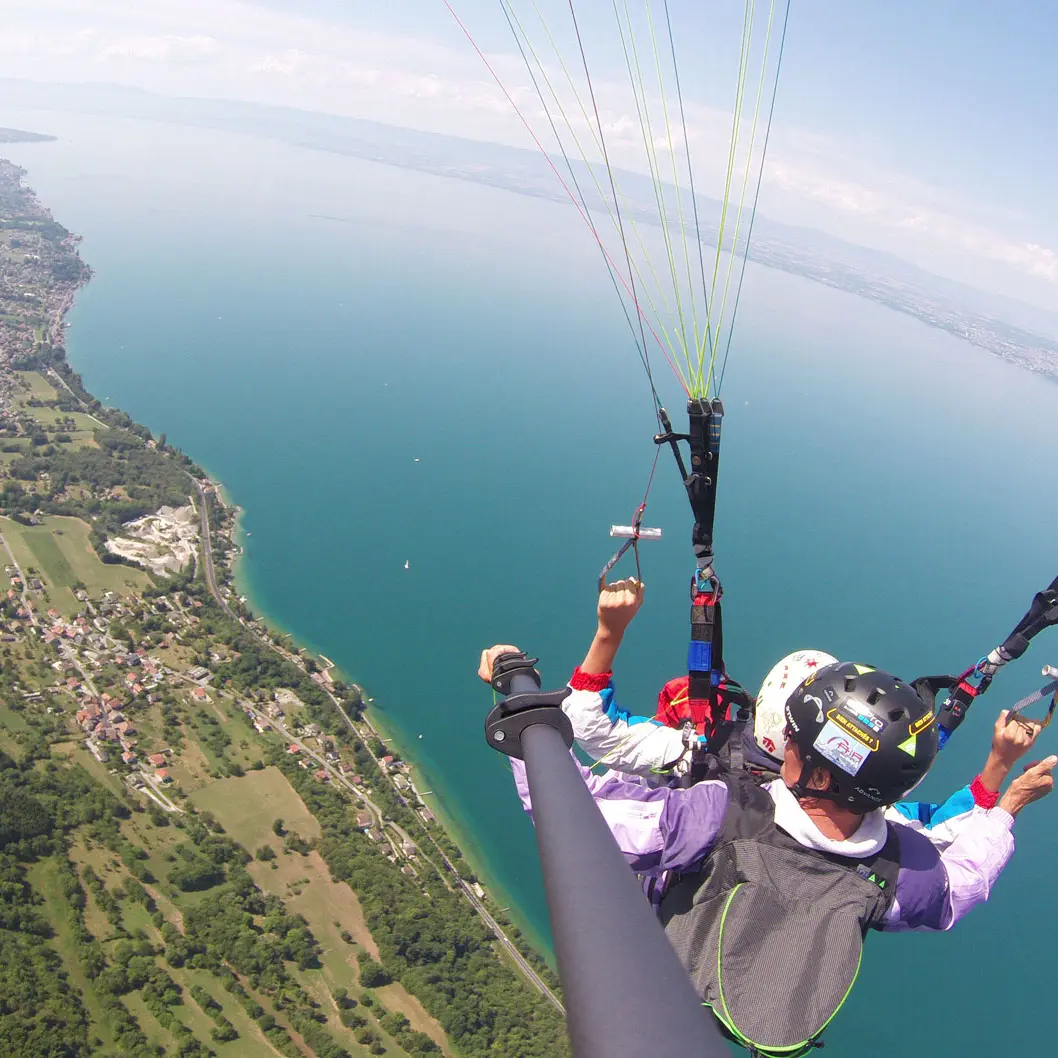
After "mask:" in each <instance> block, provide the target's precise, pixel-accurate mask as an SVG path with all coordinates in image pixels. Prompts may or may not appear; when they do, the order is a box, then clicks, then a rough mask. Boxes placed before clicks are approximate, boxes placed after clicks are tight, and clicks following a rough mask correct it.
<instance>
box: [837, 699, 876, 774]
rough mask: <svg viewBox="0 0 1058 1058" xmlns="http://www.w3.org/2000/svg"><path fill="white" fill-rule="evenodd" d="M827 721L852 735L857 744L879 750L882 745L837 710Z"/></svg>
mask: <svg viewBox="0 0 1058 1058" xmlns="http://www.w3.org/2000/svg"><path fill="white" fill-rule="evenodd" d="M827 719H828V720H830V721H831V722H832V723H835V724H837V725H838V727H840V728H841V729H842V731H845V732H847V733H848V734H850V735H852V737H853V738H854V739H856V741H857V742H862V743H863V744H864V745H865V746H866V747H867V748H868V749H877V748H878V747H879V746H880V745H881V743H880V742H879V741H878V739H876V738H875V737H874V735H869V734H868V733H867V732H866V731H862V730H861V729H860V728H858V727H857V726H856V725H855V724H854V723H853V722H852V721H851V720H850V719H849V718H848V717H847V716H844V715H843V714H842V713H839V712H838V711H837V710H836V709H831V710H830V712H829V713H827ZM857 719H859V720H862V719H863V717H857ZM854 774H855V773H854Z"/></svg>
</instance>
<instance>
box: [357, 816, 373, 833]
mask: <svg viewBox="0 0 1058 1058" xmlns="http://www.w3.org/2000/svg"><path fill="white" fill-rule="evenodd" d="M373 822H374V818H373V817H372V815H371V813H370V812H357V813H356V829H357V830H367V828H368V827H369V826H371V824H372V823H373Z"/></svg>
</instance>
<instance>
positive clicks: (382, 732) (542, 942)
mask: <svg viewBox="0 0 1058 1058" xmlns="http://www.w3.org/2000/svg"><path fill="white" fill-rule="evenodd" d="M198 465H199V466H200V467H202V469H203V471H204V472H205V473H206V474H207V476H208V475H209V470H208V468H207V467H205V466H203V464H202V463H198ZM209 481H210V482H211V483H212V484H213V485H214V486H215V487H219V488H221V489H223V490H224V494H225V496H226V498H229V499H230V495H231V494H230V492H228V490H227V489H225V488H224V486H223V485H220V484H219V483H218V482H217V481H216V480H215V479H213V478H212V477H211V476H210V477H209ZM231 506H232V507H233V508H235V510H236V521H235V532H234V541H235V543H236V544H237V546H238V547H239V553H238V555H237V556H236V558H235V562H234V564H233V566H232V568H231V569H230V571H227V572H228V576H230V583H231V587H232V588H233V590H234V592H235V594H236V598H238V599H239V600H240V601H242V600H243V599H245V601H244V602H243V603H242V605H243V606H244V607H245V608H246V609H247V610H248V611H249V612H250V614H251V615H252V618H253V620H255V621H259V622H260V623H261V624H262V625H263V626H264V627H265V628H267V629H268V630H270V631H272V632H275V633H276V634H278V635H280V636H283V637H284V638H288V639H289V640H290V643H289V649H290V650H291V651H292V652H296V651H297V650H299V649H300V650H303V651H305V652H306V653H307V654H309V655H311V656H312V657H313V658H314V659H316V658H325V660H326V661H329V662H330V665H329V667H328V671H329V672H331V673H332V674H333V676H334V678H335V679H339V680H342V681H343V682H344V683H346V684H348V685H349V686H351V687H356V688H357V689H358V690H359V691H360V693H361V694H362V696H363V702H364V709H363V713H362V716H363V722H364V723H365V724H366V725H367V727H368V728H369V730H371V731H372V732H373V733H374V734H375V735H376V736H377V737H378V738H379V739H380V740H381V741H383V742H385V743H388V744H392V746H393V748H394V749H395V750H396V751H397V752H398V753H399V754H400V756H401V758H402V759H403V760H405V761H406V762H407V764H408V766H409V768H410V769H411V771H412V775H411V781H412V783H413V786H414V788H415V791H416V793H417V794H419V795H420V800H422V802H423V804H425V805H426V807H427V808H429V810H430V812H431V813H432V814H433V816H434V818H435V819H436V820H437V822H438V823H439V824H440V826H441V827H442V828H443V829H444V830H445V831H446V832H447V833H448V835H449V837H450V838H451V839H452V841H453V843H454V844H455V845H456V847H457V848H458V849H459V851H460V852H461V853H462V855H463V859H464V860H466V862H467V864H468V865H469V866H470V868H471V870H472V871H473V872H474V874H475V876H476V877H477V878H478V880H479V882H480V883H481V884H482V886H483V887H484V888H485V891H486V897H487V899H488V901H489V903H490V904H491V905H493V906H494V907H495V909H496V911H497V912H498V911H499V909H500V908H505V909H506V910H505V911H504V912H503V913H504V914H505V915H506V916H507V917H508V918H509V919H510V921H511V922H512V923H513V924H514V925H515V926H517V927H518V929H519V930H521V932H522V935H523V936H524V937H525V938H526V940H527V941H528V943H529V944H530V945H531V946H532V947H533V948H534V949H535V950H536V951H538V952H539V953H540V954H541V955H542V956H543V957H544V959H545V960H546V961H547V963H548V965H549V966H551V968H552V969H554V968H555V953H554V949H553V948H552V946H551V944H549V943H548V942H547V941H546V939H545V938H544V937H543V936H542V935H541V934H540V932H539V930H537V928H536V927H535V926H534V925H533V923H532V922H530V921H529V919H528V917H527V916H526V915H525V914H524V913H523V912H522V910H521V909H520V908H519V907H518V906H517V905H516V904H515V903H514V900H513V897H512V895H511V894H510V893H509V892H507V890H506V889H505V888H504V887H503V886H502V885H501V884H500V882H499V880H498V879H497V878H496V877H495V876H494V875H493V873H492V871H491V870H490V868H489V865H488V862H487V860H486V859H485V856H484V853H482V851H481V850H480V848H479V846H478V844H477V842H476V841H475V840H474V837H473V833H472V831H471V829H470V827H469V826H467V825H466V824H465V823H464V822H463V821H462V820H460V818H459V816H458V815H457V814H456V813H455V812H454V811H452V810H451V809H450V808H449V807H448V805H447V804H446V803H445V799H444V792H443V791H444V783H443V782H438V781H436V780H435V779H434V777H433V776H431V775H430V773H429V770H428V769H427V767H426V766H425V765H424V763H423V762H422V761H421V760H419V759H418V757H417V756H416V754H415V751H414V748H413V746H414V742H415V739H413V738H412V737H411V735H410V733H409V732H407V731H405V730H404V729H403V728H402V727H401V725H400V722H399V720H397V719H396V718H395V717H394V716H393V714H392V713H388V712H386V711H385V710H384V709H383V708H382V707H380V706H377V705H374V704H373V702H374V698H373V697H372V696H371V695H370V693H369V691H368V689H367V688H366V687H364V685H363V684H361V683H359V682H358V681H357V680H355V679H354V678H353V677H352V675H351V674H350V673H348V672H346V670H345V669H343V668H342V667H341V665H339V664H338V663H337V662H334V661H331V659H330V658H326V656H325V655H324V654H323V653H321V652H320V650H319V649H317V648H316V647H315V646H313V645H312V644H310V643H308V642H306V641H305V640H304V639H302V638H299V636H298V633H297V631H295V630H292V629H289V628H287V627H286V626H285V625H284V624H283V623H282V622H280V621H279V620H277V619H276V617H275V616H274V615H273V614H270V613H268V612H267V611H266V610H265V609H264V607H262V606H261V605H260V604H259V603H258V601H257V600H256V599H255V598H254V594H253V578H252V576H251V575H250V572H249V566H248V556H247V553H246V549H245V546H244V544H243V541H244V540H245V531H244V529H243V527H242V517H243V515H244V513H245V508H244V507H242V506H240V505H239V504H236V503H232V504H231ZM422 790H426V791H428V792H427V793H426V797H422V796H421V792H422ZM439 790H440V791H441V792H438V791H439ZM427 798H429V800H427Z"/></svg>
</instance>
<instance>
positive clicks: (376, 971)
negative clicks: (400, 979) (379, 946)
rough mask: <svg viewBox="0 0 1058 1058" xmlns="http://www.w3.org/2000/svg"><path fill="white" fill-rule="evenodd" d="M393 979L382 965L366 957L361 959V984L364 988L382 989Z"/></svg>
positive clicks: (368, 956)
mask: <svg viewBox="0 0 1058 1058" xmlns="http://www.w3.org/2000/svg"><path fill="white" fill-rule="evenodd" d="M392 980H393V978H392V977H390V976H389V974H388V973H386V971H385V970H384V969H383V967H382V965H381V964H380V963H378V962H376V961H375V960H374V959H372V958H371V956H370V955H365V956H364V957H363V958H362V959H360V984H361V985H363V987H364V988H380V987H381V986H382V985H388V984H389V983H390V981H392Z"/></svg>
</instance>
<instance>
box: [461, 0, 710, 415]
mask: <svg viewBox="0 0 1058 1058" xmlns="http://www.w3.org/2000/svg"><path fill="white" fill-rule="evenodd" d="M442 2H443V3H444V5H445V7H447V8H448V13H449V14H450V15H451V16H452V18H453V19H455V23H456V25H457V26H458V27H459V28H460V30H462V32H463V36H464V37H466V38H467V40H468V41H470V46H471V47H472V48H473V49H474V51H476V52H477V53H478V58H480V59H481V61H482V62H483V63H484V64H485V69H487V70H488V71H489V73H490V74H491V75H492V79H493V80H494V81H495V82H496V84H497V86H498V87H499V89H500V91H501V92H502V93H503V94H504V95H505V96H506V97H507V102H508V103H510V104H511V106H512V107H513V108H514V112H515V114H517V115H518V120H519V121H521V123H522V124H523V125H524V126H525V131H526V132H528V133H529V135H530V136H531V137H532V139H533V143H535V144H536V146H537V148H538V149H539V151H540V153H541V154H542V155H543V156H544V159H545V161H546V162H547V164H548V165H549V166H550V167H551V171H552V172H553V173H554V174H555V176H556V177H557V178H558V182H559V183H560V184H561V185H562V190H563V191H565V192H566V194H567V195H569V200H570V201H571V202H572V203H573V205H574V206H575V207H576V209H577V212H578V213H579V214H580V215H581V219H582V220H583V221H584V223H585V224H587V225H588V230H589V231H590V232H591V233H592V235H593V236H594V237H595V241H596V242H597V243H598V244H599V249H600V250H602V253H603V256H604V257H605V258H606V261H607V263H608V264H609V265H610V267H611V268H612V269H613V270H614V273H615V274H616V276H617V278H618V279H620V281H621V286H623V287H624V288H625V290H626V291H628V295H629V296H630V297H631V299H632V303H633V304H634V305H635V309H636V313H637V314H638V316H639V318H640V319H641V320H642V321H643V322H644V323H645V324H646V327H647V329H648V330H649V331H650V333H651V334H652V335H653V336H654V341H656V342H657V343H658V348H659V349H660V350H661V352H662V354H663V355H664V357H665V359H666V360H667V361H668V365H669V367H671V368H672V371H673V374H675V375H676V377H677V378H678V379H679V380H680V385H681V386H682V387H683V391H684V392H685V393H686V394H687V395H688V396H690V390H688V389H687V386H686V385H685V384H684V381H683V377H682V376H681V375H680V372H679V368H677V367H676V364H675V363H674V362H673V360H672V357H671V355H670V354H669V350H668V347H667V346H666V345H665V343H664V342H663V341H662V340H661V338H660V337H659V336H658V332H657V331H656V330H654V327H653V325H652V324H651V322H650V320H649V319H648V318H647V315H646V313H644V312H643V310H642V308H640V305H639V298H638V297H636V294H635V291H634V290H632V289H631V288H630V287H629V285H628V283H627V282H626V280H625V277H624V275H623V274H622V272H621V270H620V269H619V268H618V267H617V265H616V264H615V263H614V260H613V258H612V257H611V256H610V253H609V251H608V250H607V249H606V246H605V244H604V243H603V241H602V239H600V238H599V233H598V231H596V229H595V225H594V224H593V223H592V221H591V218H590V217H589V216H588V214H587V213H585V211H584V209H583V208H582V207H581V204H580V203H579V202H578V201H577V198H576V196H575V195H574V194H573V192H572V191H570V189H569V185H568V184H567V183H566V181H565V180H564V179H563V178H562V174H561V173H560V172H559V170H558V167H557V166H556V165H555V163H554V162H553V161H552V160H551V155H549V154H548V153H547V151H546V149H545V148H544V145H543V144H542V143H541V142H540V140H539V138H538V137H537V135H536V133H535V132H534V131H533V128H532V126H531V125H530V124H529V122H528V121H527V120H526V118H525V115H524V114H522V112H521V110H520V109H519V107H518V104H517V103H516V102H515V101H514V98H513V96H512V95H511V93H510V92H508V91H507V89H506V87H505V86H504V84H503V82H502V81H501V80H500V78H499V75H498V74H497V73H496V71H495V70H494V69H493V68H492V63H490V62H489V60H488V59H487V58H485V53H484V52H483V51H482V50H481V48H479V47H478V45H477V41H475V40H474V38H473V37H472V36H471V35H470V31H469V30H468V29H467V27H466V26H465V25H463V21H462V19H460V17H459V15H457V14H456V12H455V9H454V8H453V7H452V5H451V3H449V0H442Z"/></svg>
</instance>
